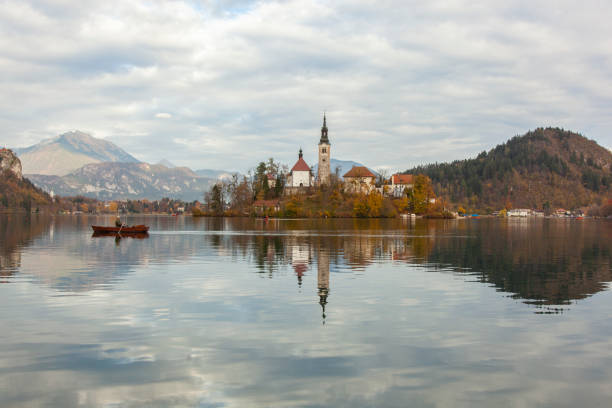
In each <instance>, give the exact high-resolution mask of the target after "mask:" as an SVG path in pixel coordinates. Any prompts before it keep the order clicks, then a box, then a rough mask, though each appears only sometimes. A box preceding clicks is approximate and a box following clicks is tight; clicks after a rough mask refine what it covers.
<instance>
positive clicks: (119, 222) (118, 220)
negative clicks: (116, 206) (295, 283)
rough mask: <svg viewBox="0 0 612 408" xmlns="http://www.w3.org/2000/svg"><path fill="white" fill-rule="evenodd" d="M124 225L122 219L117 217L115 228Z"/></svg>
mask: <svg viewBox="0 0 612 408" xmlns="http://www.w3.org/2000/svg"><path fill="white" fill-rule="evenodd" d="M122 225H123V223H122V222H121V217H119V216H117V218H115V227H121V226H122Z"/></svg>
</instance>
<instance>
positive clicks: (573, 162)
mask: <svg viewBox="0 0 612 408" xmlns="http://www.w3.org/2000/svg"><path fill="white" fill-rule="evenodd" d="M406 173H411V174H419V173H423V174H425V175H427V176H429V177H430V178H431V179H432V181H433V183H434V189H435V191H436V193H437V194H438V195H439V196H443V197H445V198H446V199H447V200H450V201H451V202H452V203H454V204H457V205H463V206H466V207H467V208H472V209H483V210H484V209H487V208H489V209H500V208H503V207H506V208H508V207H511V208H539V209H546V208H557V207H562V208H568V209H572V208H578V207H581V206H586V205H589V204H599V203H601V202H602V201H603V200H605V199H607V198H608V197H610V196H611V193H612V187H611V185H612V153H611V152H610V151H609V150H607V149H606V148H604V147H601V146H600V145H598V144H597V143H596V142H595V141H593V140H589V139H587V138H585V137H584V136H582V135H580V134H577V133H573V132H570V131H566V130H563V129H559V128H546V129H542V128H539V129H536V130H534V131H530V132H528V133H527V134H525V135H523V136H516V137H514V138H512V139H510V140H509V141H508V142H506V143H504V144H501V145H498V146H497V147H495V148H494V149H492V150H490V151H489V152H482V153H480V154H479V155H478V157H476V158H475V159H467V160H460V161H454V162H452V163H436V164H429V165H426V166H419V167H416V168H413V169H410V170H407V171H406Z"/></svg>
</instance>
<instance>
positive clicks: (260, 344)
mask: <svg viewBox="0 0 612 408" xmlns="http://www.w3.org/2000/svg"><path fill="white" fill-rule="evenodd" d="M112 221H113V218H112V217H88V216H56V217H50V216H42V215H32V216H25V215H0V406H1V407H3V408H8V407H166V406H172V407H310V408H312V407H353V408H354V407H407V406H410V407H448V406H453V407H474V406H482V407H505V406H508V407H534V406H540V407H595V406H606V407H607V406H610V403H611V401H612V293H611V292H610V281H612V222H611V221H606V220H571V219H480V220H446V221H428V220H420V219H419V220H412V221H411V220H352V219H348V220H270V221H269V222H263V221H262V220H254V219H220V218H219V219H216V218H197V219H192V218H190V217H164V216H159V217H154V216H147V217H136V216H134V217H128V222H129V223H130V224H137V223H146V224H148V225H150V226H151V231H150V234H149V236H148V237H147V238H143V239H138V238H127V237H125V238H123V239H120V240H116V239H114V238H113V237H92V234H91V228H90V225H92V224H111V223H112Z"/></svg>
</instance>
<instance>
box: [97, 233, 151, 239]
mask: <svg viewBox="0 0 612 408" xmlns="http://www.w3.org/2000/svg"><path fill="white" fill-rule="evenodd" d="M91 237H92V238H102V237H111V238H115V239H116V240H117V239H119V240H120V239H121V238H134V239H145V238H149V233H148V232H130V233H124V232H121V233H117V232H101V231H96V232H94V233H93V234H91Z"/></svg>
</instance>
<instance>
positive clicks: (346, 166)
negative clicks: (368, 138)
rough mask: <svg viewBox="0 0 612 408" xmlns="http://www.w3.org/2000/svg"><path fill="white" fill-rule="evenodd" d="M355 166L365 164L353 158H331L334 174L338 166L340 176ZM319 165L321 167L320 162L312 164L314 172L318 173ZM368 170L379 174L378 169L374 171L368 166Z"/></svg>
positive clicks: (331, 167) (330, 163) (330, 165)
mask: <svg viewBox="0 0 612 408" xmlns="http://www.w3.org/2000/svg"><path fill="white" fill-rule="evenodd" d="M355 166H363V164H361V163H357V162H354V161H351V160H339V159H333V158H332V159H330V160H329V167H330V169H331V172H332V174H335V172H336V168H339V171H338V174H339V175H340V177H342V176H343V175H345V174H346V173H347V172H348V171H349V170H350V169H352V168H353V167H355ZM318 167H319V164H318V163H317V164H315V165H314V166H312V172H313V173H314V174H317V168H318ZM368 170H370V171H371V172H372V173H374V174H375V175H378V173H377V172H376V171H374V170H373V169H371V168H369V167H368Z"/></svg>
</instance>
